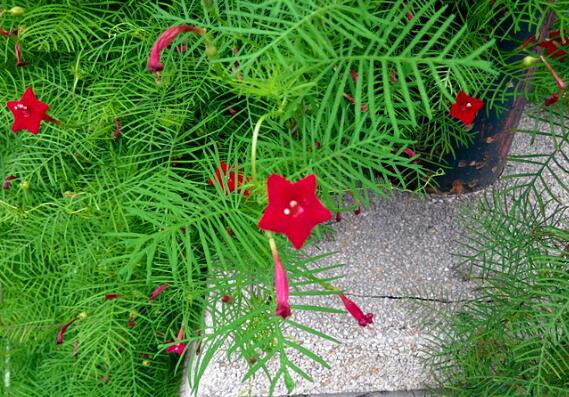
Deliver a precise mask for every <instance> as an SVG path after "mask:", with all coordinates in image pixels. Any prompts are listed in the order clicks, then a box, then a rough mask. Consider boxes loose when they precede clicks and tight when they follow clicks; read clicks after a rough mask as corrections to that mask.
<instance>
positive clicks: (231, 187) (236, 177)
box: [207, 161, 251, 196]
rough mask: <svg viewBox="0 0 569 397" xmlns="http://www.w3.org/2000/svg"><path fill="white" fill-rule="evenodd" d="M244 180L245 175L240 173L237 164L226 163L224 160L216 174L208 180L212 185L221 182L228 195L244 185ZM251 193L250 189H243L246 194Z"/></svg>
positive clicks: (220, 184)
mask: <svg viewBox="0 0 569 397" xmlns="http://www.w3.org/2000/svg"><path fill="white" fill-rule="evenodd" d="M231 170H234V171H231ZM243 182H245V177H244V176H243V175H242V174H241V173H239V170H238V169H237V168H236V167H235V166H229V165H227V164H225V163H224V162H223V161H222V162H221V163H219V167H217V168H216V170H215V175H214V176H213V177H212V178H210V179H209V180H208V181H207V183H208V184H210V185H212V186H213V185H215V184H216V183H217V184H219V186H221V188H222V190H223V191H224V192H225V194H226V195H227V194H229V192H234V191H235V190H237V189H238V188H239V187H240V186H241V185H243ZM250 194H251V192H250V191H249V190H248V189H245V190H244V191H243V195H244V196H249V195H250Z"/></svg>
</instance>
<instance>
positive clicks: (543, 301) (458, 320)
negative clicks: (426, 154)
mask: <svg viewBox="0 0 569 397" xmlns="http://www.w3.org/2000/svg"><path fill="white" fill-rule="evenodd" d="M540 111H541V109H540ZM533 117H534V118H535V121H536V125H535V128H534V129H532V130H529V131H520V133H525V134H532V135H535V134H539V135H542V137H541V139H543V138H544V137H546V138H548V139H550V140H551V145H550V146H551V150H550V151H549V152H545V153H534V154H528V155H517V156H512V157H511V160H512V161H514V162H516V163H519V166H520V167H521V169H522V171H521V172H519V173H516V174H514V175H509V176H507V177H506V180H507V182H505V183H506V187H505V188H503V189H502V190H495V191H494V192H491V193H487V194H486V196H485V197H484V200H482V201H481V202H480V203H479V205H478V206H477V207H476V208H473V209H472V210H469V211H466V213H465V215H464V216H465V221H466V222H467V224H468V228H467V231H466V235H465V237H466V238H465V240H464V249H463V251H462V253H461V254H460V256H461V257H462V258H463V266H464V268H465V270H466V271H467V272H468V273H469V274H470V275H471V277H473V278H474V279H479V280H480V282H481V288H480V290H479V295H478V298H477V299H475V300H473V301H471V302H468V303H466V304H465V305H464V306H463V307H462V308H461V309H460V312H459V314H458V315H456V313H455V314H454V315H453V316H452V317H449V316H446V317H445V320H444V321H443V322H442V323H441V324H440V325H441V326H440V327H437V328H436V332H435V333H436V334H437V335H436V337H434V338H433V340H432V345H431V346H430V349H429V351H430V352H431V353H430V357H429V358H430V361H431V363H432V365H433V366H434V369H435V371H436V372H437V373H438V375H439V376H440V379H439V384H440V386H441V387H442V388H444V389H445V390H447V392H448V394H449V395H452V396H472V395H483V396H512V397H513V396H522V395H523V396H565V395H568V394H569V376H568V374H569V328H568V327H567V324H569V277H567V269H568V265H569V233H568V232H567V230H569V218H568V217H567V208H568V207H567V204H568V203H569V200H568V199H569V129H568V127H567V120H566V118H565V117H566V112H565V111H564V108H563V107H559V108H556V109H555V110H552V109H550V110H549V111H548V112H547V113H539V112H536V113H535V114H533ZM552 181H553V182H552Z"/></svg>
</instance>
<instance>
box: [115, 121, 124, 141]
mask: <svg viewBox="0 0 569 397" xmlns="http://www.w3.org/2000/svg"><path fill="white" fill-rule="evenodd" d="M121 135H122V132H121V121H120V119H115V131H114V132H113V137H114V138H115V139H119V138H120V137H121Z"/></svg>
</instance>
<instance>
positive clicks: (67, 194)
mask: <svg viewBox="0 0 569 397" xmlns="http://www.w3.org/2000/svg"><path fill="white" fill-rule="evenodd" d="M77 196H78V195H77V193H73V192H65V193H63V197H65V198H66V199H74V198H77Z"/></svg>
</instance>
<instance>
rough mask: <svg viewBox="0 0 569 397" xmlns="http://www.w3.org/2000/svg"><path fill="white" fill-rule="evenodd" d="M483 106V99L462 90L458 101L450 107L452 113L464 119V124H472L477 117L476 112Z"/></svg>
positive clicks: (461, 119)
mask: <svg viewBox="0 0 569 397" xmlns="http://www.w3.org/2000/svg"><path fill="white" fill-rule="evenodd" d="M483 107H484V102H483V101H481V100H480V99H478V98H474V97H470V96H468V95H467V94H466V93H465V92H464V91H460V92H459V93H458V95H457V97H456V103H453V104H452V105H451V107H450V115H451V116H452V117H454V118H455V119H459V120H460V121H462V122H463V123H464V125H471V124H472V123H473V122H474V119H475V118H476V114H477V113H478V111H479V110H480V109H482V108H483Z"/></svg>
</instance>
